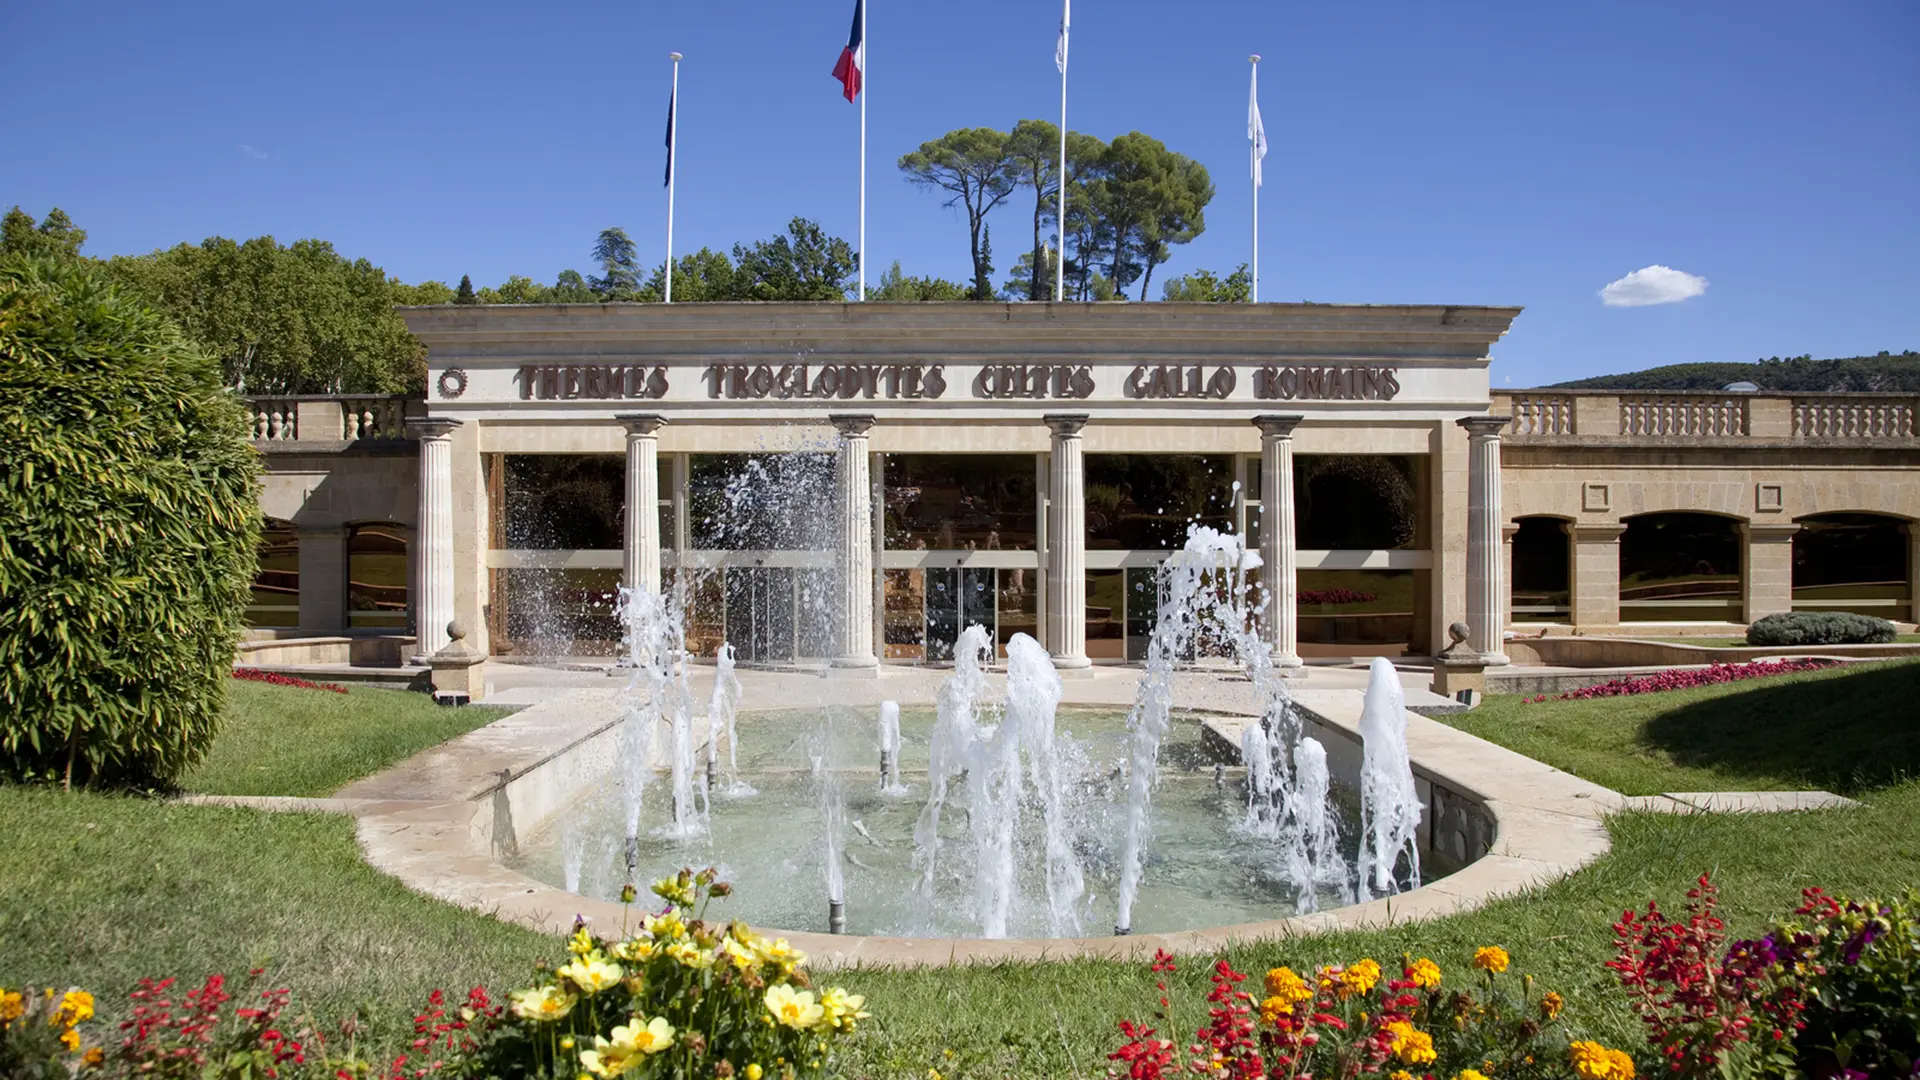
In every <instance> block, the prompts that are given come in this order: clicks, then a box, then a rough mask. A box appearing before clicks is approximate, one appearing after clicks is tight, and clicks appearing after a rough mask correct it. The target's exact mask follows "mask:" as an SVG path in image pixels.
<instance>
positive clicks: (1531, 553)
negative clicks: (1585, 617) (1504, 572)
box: [1513, 517, 1573, 622]
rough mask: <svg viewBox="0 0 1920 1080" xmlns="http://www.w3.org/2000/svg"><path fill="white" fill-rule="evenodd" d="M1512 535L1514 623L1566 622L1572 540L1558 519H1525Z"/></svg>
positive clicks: (1567, 618) (1569, 615)
mask: <svg viewBox="0 0 1920 1080" xmlns="http://www.w3.org/2000/svg"><path fill="white" fill-rule="evenodd" d="M1519 525H1520V528H1519V530H1518V531H1516V532H1515V533H1514V534H1513V620H1514V621H1515V622H1567V621H1568V620H1569V619H1570V618H1571V613H1572V610H1573V609H1572V606H1571V603H1570V601H1569V592H1568V586H1569V582H1570V580H1571V578H1572V573H1573V567H1572V555H1573V551H1572V538H1571V537H1569V536H1568V535H1567V529H1566V523H1565V522H1564V521H1562V520H1561V519H1559V518H1548V517H1524V518H1520V519H1519Z"/></svg>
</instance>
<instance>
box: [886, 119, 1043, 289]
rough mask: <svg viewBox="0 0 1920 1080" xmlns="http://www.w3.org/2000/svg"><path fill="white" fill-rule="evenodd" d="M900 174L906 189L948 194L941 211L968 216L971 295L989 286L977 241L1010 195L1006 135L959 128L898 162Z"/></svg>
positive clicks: (1011, 173)
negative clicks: (915, 186)
mask: <svg viewBox="0 0 1920 1080" xmlns="http://www.w3.org/2000/svg"><path fill="white" fill-rule="evenodd" d="M900 171H901V172H903V173H906V174H907V181H908V182H909V183H913V184H918V185H920V186H921V187H925V188H933V189H937V190H940V191H945V192H948V193H949V194H950V197H949V198H948V199H947V201H946V203H945V204H944V205H946V206H956V205H957V206H961V207H963V208H965V210H966V212H967V254H968V255H969V256H970V258H971V259H972V263H973V280H974V283H975V287H976V290H977V288H978V285H979V283H980V282H982V281H989V282H990V281H991V280H992V271H991V270H988V269H985V268H984V267H985V263H984V262H983V261H982V259H981V250H980V240H981V235H982V232H983V230H984V229H985V228H986V222H987V213H988V211H990V210H992V209H993V208H994V207H996V206H998V205H1000V203H1001V201H1002V200H1004V199H1005V198H1006V197H1007V196H1008V195H1010V194H1012V193H1013V188H1014V184H1015V182H1016V178H1015V175H1014V170H1013V163H1012V161H1011V160H1010V159H1009V158H1008V156H1007V133H1006V132H1004V131H995V130H994V129H993V128H984V127H979V128H959V129H956V130H954V131H949V132H947V133H946V134H945V135H942V136H940V137H939V138H938V139H935V140H933V141H932V142H925V143H921V144H920V149H918V150H915V151H914V152H913V153H911V154H907V155H905V156H903V157H902V158H901V159H900Z"/></svg>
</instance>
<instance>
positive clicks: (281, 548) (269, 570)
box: [247, 520, 404, 627]
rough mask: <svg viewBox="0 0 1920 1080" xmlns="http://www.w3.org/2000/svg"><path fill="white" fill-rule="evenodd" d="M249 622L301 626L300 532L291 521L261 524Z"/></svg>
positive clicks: (248, 616) (273, 625)
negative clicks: (294, 528)
mask: <svg viewBox="0 0 1920 1080" xmlns="http://www.w3.org/2000/svg"><path fill="white" fill-rule="evenodd" d="M403 580H404V579H403ZM247 625H248V626H259V627H290V626H299V625H300V535H299V534H298V533H296V532H294V530H293V524H292V523H291V522H286V521H274V520H268V521H266V522H265V523H263V524H262V525H261V527H260V565H259V568H258V569H256V570H255V571H254V574H253V596H252V598H251V599H250V600H249V601H248V603H247Z"/></svg>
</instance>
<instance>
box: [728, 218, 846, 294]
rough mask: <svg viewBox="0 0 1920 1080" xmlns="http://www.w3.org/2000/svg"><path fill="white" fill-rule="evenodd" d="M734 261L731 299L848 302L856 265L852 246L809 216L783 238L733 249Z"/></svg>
mask: <svg viewBox="0 0 1920 1080" xmlns="http://www.w3.org/2000/svg"><path fill="white" fill-rule="evenodd" d="M733 263H734V271H733V295H732V296H731V297H728V299H732V300H845V299H846V298H847V279H848V278H849V277H852V276H853V268H854V266H855V265H856V264H855V262H854V252H853V246H852V245H850V244H848V243H847V242H846V241H845V240H842V239H840V238H839V237H837V236H828V235H827V234H826V232H825V231H824V230H822V229H821V228H820V226H819V225H817V224H815V223H814V222H811V221H808V220H807V219H806V218H794V219H793V220H792V221H791V222H788V223H787V232H786V235H784V236H775V237H774V238H772V239H771V240H762V241H760V242H759V243H757V244H754V245H753V246H752V247H748V246H747V245H745V244H735V245H733Z"/></svg>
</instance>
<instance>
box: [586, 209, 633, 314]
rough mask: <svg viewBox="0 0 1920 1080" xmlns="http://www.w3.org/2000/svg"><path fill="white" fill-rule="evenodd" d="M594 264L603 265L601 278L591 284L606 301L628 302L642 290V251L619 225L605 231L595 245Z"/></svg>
mask: <svg viewBox="0 0 1920 1080" xmlns="http://www.w3.org/2000/svg"><path fill="white" fill-rule="evenodd" d="M593 261H594V262H597V263H599V264H600V276H599V277H595V278H588V279H587V283H588V284H589V285H590V286H592V288H593V291H594V292H596V293H598V294H599V295H600V298H601V299H602V300H626V299H629V298H631V297H632V295H633V293H634V290H636V289H638V288H639V287H640V262H639V257H638V249H637V248H635V247H634V246H633V238H632V237H629V236H628V235H627V230H625V229H622V228H619V227H618V226H615V227H613V228H607V229H601V230H600V238H599V239H598V240H596V241H594V244H593Z"/></svg>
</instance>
